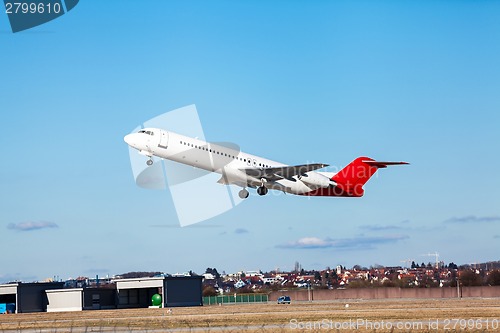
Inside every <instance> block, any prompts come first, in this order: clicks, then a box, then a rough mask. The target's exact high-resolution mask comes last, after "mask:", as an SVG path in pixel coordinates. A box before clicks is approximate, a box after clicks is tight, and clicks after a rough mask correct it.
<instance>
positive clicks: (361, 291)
mask: <svg viewBox="0 0 500 333" xmlns="http://www.w3.org/2000/svg"><path fill="white" fill-rule="evenodd" d="M283 295H287V296H290V297H291V298H292V302H293V301H307V300H315V301H327V300H335V299H386V298H457V297H459V296H460V297H464V298H467V297H484V298H491V297H500V286H487V287H486V286H483V287H460V294H459V295H458V294H457V288H456V287H444V288H390V287H389V288H383V287H381V288H352V289H350V288H347V289H336V290H325V289H315V290H311V291H310V292H308V291H307V290H289V291H275V292H271V294H270V295H269V297H271V299H277V298H278V297H280V296H283Z"/></svg>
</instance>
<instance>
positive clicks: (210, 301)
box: [203, 294, 269, 305]
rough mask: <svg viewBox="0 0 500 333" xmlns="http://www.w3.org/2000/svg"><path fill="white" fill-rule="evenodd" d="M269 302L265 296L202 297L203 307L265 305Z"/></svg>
mask: <svg viewBox="0 0 500 333" xmlns="http://www.w3.org/2000/svg"><path fill="white" fill-rule="evenodd" d="M268 300H269V296H268V295H267V294H236V295H221V296H205V297H203V305H214V304H228V303H265V302H267V301H268Z"/></svg>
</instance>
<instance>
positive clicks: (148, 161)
mask: <svg viewBox="0 0 500 333" xmlns="http://www.w3.org/2000/svg"><path fill="white" fill-rule="evenodd" d="M146 164H147V165H148V166H152V165H153V159H152V158H150V159H149V160H147V161H146Z"/></svg>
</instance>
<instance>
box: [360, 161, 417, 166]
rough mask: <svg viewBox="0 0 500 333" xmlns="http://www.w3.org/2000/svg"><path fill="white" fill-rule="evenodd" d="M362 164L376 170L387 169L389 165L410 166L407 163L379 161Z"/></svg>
mask: <svg viewBox="0 0 500 333" xmlns="http://www.w3.org/2000/svg"><path fill="white" fill-rule="evenodd" d="M363 163H366V164H368V165H373V166H375V167H377V168H387V167H388V166H389V165H404V164H410V163H408V162H380V161H371V160H364V161H363Z"/></svg>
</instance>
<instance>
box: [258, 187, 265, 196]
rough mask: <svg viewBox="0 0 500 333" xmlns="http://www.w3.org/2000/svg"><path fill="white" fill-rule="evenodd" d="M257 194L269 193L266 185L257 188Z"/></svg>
mask: <svg viewBox="0 0 500 333" xmlns="http://www.w3.org/2000/svg"><path fill="white" fill-rule="evenodd" d="M257 194H258V195H266V194H267V188H266V187H264V186H260V187H258V188H257Z"/></svg>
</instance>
